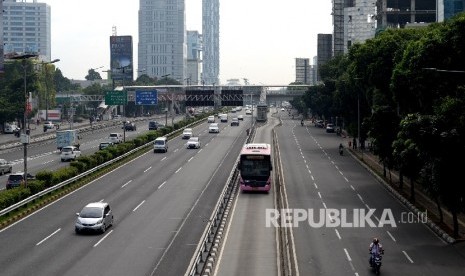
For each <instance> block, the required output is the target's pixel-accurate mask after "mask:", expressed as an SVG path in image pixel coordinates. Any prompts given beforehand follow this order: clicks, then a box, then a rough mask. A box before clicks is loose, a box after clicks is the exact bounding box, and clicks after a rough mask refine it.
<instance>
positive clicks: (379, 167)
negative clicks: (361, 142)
mask: <svg viewBox="0 0 465 276" xmlns="http://www.w3.org/2000/svg"><path fill="white" fill-rule="evenodd" d="M347 144H348V143H347V142H346V143H345V145H347ZM347 150H348V151H349V152H350V153H351V154H352V155H353V156H354V157H357V158H358V159H359V160H360V161H361V162H363V163H365V164H366V165H367V166H368V167H370V168H371V169H372V170H373V171H374V172H375V173H376V174H377V175H378V176H379V177H380V178H382V179H383V180H384V182H385V183H386V184H387V185H389V186H390V187H391V188H392V189H394V190H395V191H397V192H398V193H399V194H400V195H401V196H403V197H404V198H405V200H406V202H407V204H409V203H410V204H412V205H414V206H415V207H416V208H417V209H419V210H422V211H424V210H427V212H428V219H430V220H431V221H432V222H434V223H435V224H436V225H437V226H439V227H440V228H441V229H442V230H443V231H444V232H446V233H447V234H449V235H450V236H451V237H452V234H453V223H452V215H451V213H450V212H449V211H448V210H447V208H446V207H445V206H444V204H442V205H441V207H442V213H443V223H440V221H439V212H438V208H437V205H436V203H435V202H434V201H433V200H431V199H430V198H429V196H428V195H427V194H426V193H425V192H424V190H423V188H422V186H421V185H420V184H419V183H415V203H414V204H413V203H411V202H410V179H409V178H407V177H405V176H404V185H403V189H400V188H399V183H400V182H399V173H398V172H397V171H395V170H392V171H391V172H390V173H391V177H392V181H390V179H389V170H388V169H386V171H387V173H386V178H385V177H383V164H382V163H381V162H380V161H379V158H378V156H376V155H374V154H373V153H372V152H370V151H368V150H364V151H363V152H362V151H360V150H357V149H356V150H354V149H352V148H347ZM458 220H459V237H457V238H456V240H457V241H463V240H465V214H459V215H458Z"/></svg>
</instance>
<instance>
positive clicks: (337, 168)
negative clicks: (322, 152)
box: [331, 161, 340, 171]
mask: <svg viewBox="0 0 465 276" xmlns="http://www.w3.org/2000/svg"><path fill="white" fill-rule="evenodd" d="M331 162H332V161H331ZM333 163H334V162H333ZM334 167H336V170H338V171H340V170H339V167H338V166H337V165H335V166H334Z"/></svg>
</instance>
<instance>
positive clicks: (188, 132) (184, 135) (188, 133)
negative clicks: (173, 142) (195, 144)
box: [182, 128, 192, 139]
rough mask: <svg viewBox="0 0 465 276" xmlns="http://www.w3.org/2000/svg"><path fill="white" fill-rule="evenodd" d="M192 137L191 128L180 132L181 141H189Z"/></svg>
mask: <svg viewBox="0 0 465 276" xmlns="http://www.w3.org/2000/svg"><path fill="white" fill-rule="evenodd" d="M191 137H192V128H185V129H184V130H183V132H182V139H189V138H191Z"/></svg>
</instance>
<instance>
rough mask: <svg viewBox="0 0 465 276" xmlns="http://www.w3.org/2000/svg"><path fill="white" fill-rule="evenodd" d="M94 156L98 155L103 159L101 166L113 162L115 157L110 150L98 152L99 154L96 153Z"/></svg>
mask: <svg viewBox="0 0 465 276" xmlns="http://www.w3.org/2000/svg"><path fill="white" fill-rule="evenodd" d="M94 154H95V155H98V156H99V158H102V159H101V160H102V163H101V164H103V163H105V162H107V161H109V160H111V158H112V157H113V155H112V154H111V152H110V151H109V150H107V149H105V150H100V151H97V152H96V153H94Z"/></svg>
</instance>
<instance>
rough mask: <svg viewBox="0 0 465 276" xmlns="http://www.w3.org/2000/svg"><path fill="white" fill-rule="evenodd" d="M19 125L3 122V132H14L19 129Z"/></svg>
mask: <svg viewBox="0 0 465 276" xmlns="http://www.w3.org/2000/svg"><path fill="white" fill-rule="evenodd" d="M19 130H20V129H19V127H18V126H17V125H15V124H11V125H10V124H5V129H4V132H5V133H15V132H17V131H19Z"/></svg>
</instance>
